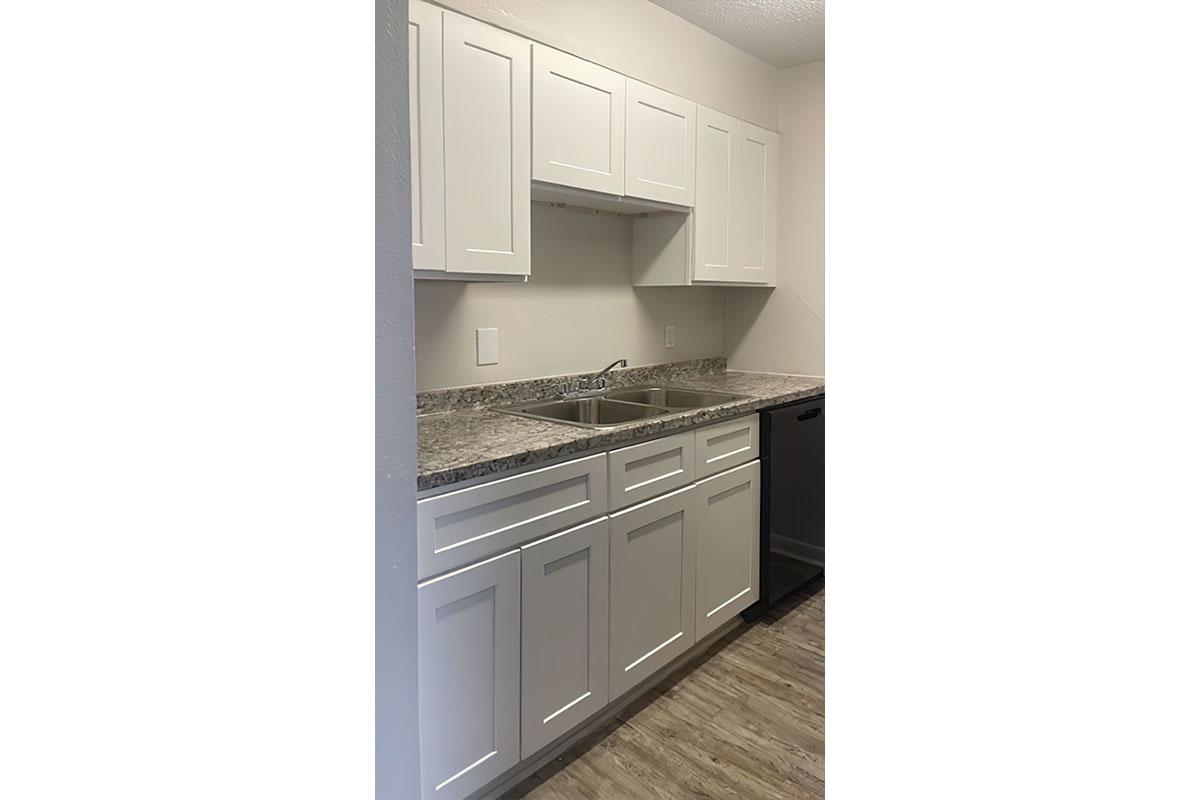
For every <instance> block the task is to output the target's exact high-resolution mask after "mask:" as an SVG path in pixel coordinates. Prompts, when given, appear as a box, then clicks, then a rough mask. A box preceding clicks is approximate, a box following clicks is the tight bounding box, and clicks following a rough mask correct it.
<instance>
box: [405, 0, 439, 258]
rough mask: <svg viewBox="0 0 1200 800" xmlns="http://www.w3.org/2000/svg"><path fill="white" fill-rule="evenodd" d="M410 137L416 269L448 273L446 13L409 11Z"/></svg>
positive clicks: (412, 7) (418, 7)
mask: <svg viewBox="0 0 1200 800" xmlns="http://www.w3.org/2000/svg"><path fill="white" fill-rule="evenodd" d="M408 97H409V100H408V102H409V115H408V125H409V135H410V137H411V139H410V142H411V155H412V243H413V245H412V246H413V250H412V252H413V268H414V269H431V270H442V271H444V270H445V269H446V208H445V191H446V173H445V162H444V160H443V156H442V10H441V9H440V8H436V7H434V6H431V5H429V4H428V3H423V2H421V0H412V1H411V2H410V3H409V6H408Z"/></svg>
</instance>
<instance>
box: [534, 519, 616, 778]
mask: <svg viewBox="0 0 1200 800" xmlns="http://www.w3.org/2000/svg"><path fill="white" fill-rule="evenodd" d="M607 703H608V517H603V518H601V519H598V520H594V521H592V522H588V523H585V524H584V525H581V526H579V527H577V528H572V529H570V530H567V531H564V532H563V533H558V534H555V535H553V536H549V537H547V538H545V539H542V540H541V541H538V542H534V543H532V544H527V545H525V546H524V547H522V548H521V757H522V758H527V757H529V756H531V755H533V754H534V753H536V752H537V751H538V750H540V749H541V748H543V747H545V746H546V745H548V744H550V742H552V741H553V740H555V739H557V738H558V737H559V736H561V735H563V734H564V733H567V732H568V731H570V730H571V729H572V728H574V727H575V726H576V725H578V724H579V723H581V722H583V721H584V720H586V719H587V718H588V717H590V716H591V715H592V714H594V713H596V712H597V711H599V710H600V709H602V708H604V706H605V705H606V704H607Z"/></svg>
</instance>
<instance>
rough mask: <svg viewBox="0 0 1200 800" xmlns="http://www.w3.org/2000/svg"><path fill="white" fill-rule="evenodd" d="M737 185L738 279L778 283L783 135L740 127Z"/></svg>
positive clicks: (736, 275)
mask: <svg viewBox="0 0 1200 800" xmlns="http://www.w3.org/2000/svg"><path fill="white" fill-rule="evenodd" d="M738 131H739V133H738V143H737V147H738V152H737V172H736V179H735V181H734V198H735V199H734V204H733V223H734V227H733V231H734V233H733V238H734V242H735V245H736V247H735V251H734V254H735V261H734V270H733V272H734V277H732V278H731V280H735V281H741V282H744V283H764V284H765V283H774V282H775V268H776V266H775V262H776V257H777V250H778V243H777V241H776V237H777V234H778V215H779V211H778V205H779V199H778V173H779V134H777V133H773V132H772V131H767V130H763V129H762V128H759V127H756V126H754V125H751V124H750V123H748V122H739V123H738Z"/></svg>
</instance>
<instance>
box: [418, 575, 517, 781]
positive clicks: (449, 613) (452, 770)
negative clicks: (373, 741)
mask: <svg viewBox="0 0 1200 800" xmlns="http://www.w3.org/2000/svg"><path fill="white" fill-rule="evenodd" d="M520 593H521V555H520V551H513V552H511V553H506V554H505V555H502V556H498V557H496V558H494V559H491V560H489V561H484V562H483V563H480V564H477V565H475V566H473V567H468V568H466V569H463V570H460V571H459V572H455V573H451V574H449V575H446V576H444V577H441V578H436V579H434V580H432V581H428V582H426V583H423V584H421V585H419V586H418V588H417V605H418V615H419V617H418V681H419V688H420V730H421V796H422V797H423V798H425V800H433V799H434V798H438V800H441V799H443V798H460V797H463V796H464V795H466V794H468V793H469V792H472V791H474V790H475V789H478V788H479V787H481V786H483V785H484V784H485V783H487V782H488V781H491V780H492V779H494V778H495V777H497V776H498V775H500V774H501V773H502V772H504V771H505V770H506V769H508V768H510V767H512V766H513V765H514V764H516V763H517V761H518V760H519V758H520V755H519V749H520V744H519V742H520V716H519V708H518V704H519V696H520V688H521V687H520V664H519V659H520V644H519V642H520V636H521V624H520V613H521V612H520Z"/></svg>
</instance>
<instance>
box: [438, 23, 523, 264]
mask: <svg viewBox="0 0 1200 800" xmlns="http://www.w3.org/2000/svg"><path fill="white" fill-rule="evenodd" d="M443 31H444V33H443V103H444V113H445V163H446V258H447V267H448V269H449V270H450V271H452V272H470V273H489V274H501V275H528V274H529V252H530V250H529V180H530V171H529V75H530V72H529V42H528V41H527V40H525V39H522V38H520V37H518V36H513V35H512V34H509V33H506V32H504V31H501V30H499V29H497V28H493V27H491V26H489V25H484V24H483V23H481V22H477V21H475V20H472V19H468V18H466V17H462V16H459V15H458V14H453V13H450V12H445V13H444V18H443Z"/></svg>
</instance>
